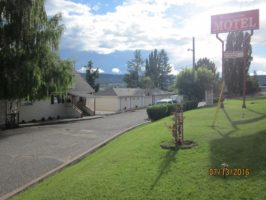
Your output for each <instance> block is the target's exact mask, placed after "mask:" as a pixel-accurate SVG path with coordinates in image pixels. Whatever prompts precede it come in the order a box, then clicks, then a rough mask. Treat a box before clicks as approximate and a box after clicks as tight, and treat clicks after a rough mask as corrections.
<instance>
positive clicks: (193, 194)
mask: <svg viewBox="0 0 266 200" xmlns="http://www.w3.org/2000/svg"><path fill="white" fill-rule="evenodd" d="M241 105H242V102H241V100H228V101H226V102H225V110H224V111H223V110H220V112H219V114H218V117H217V122H216V126H215V127H211V124H212V120H213V116H214V113H215V109H216V108H214V107H213V108H205V109H199V110H193V111H189V112H186V113H185V127H184V131H185V133H184V136H185V139H189V140H194V141H196V142H197V144H198V146H197V147H195V148H192V149H189V150H183V149H182V150H178V151H170V150H163V149H161V148H160V143H162V142H164V141H169V140H171V134H170V131H169V129H168V128H167V127H166V124H168V125H169V124H170V122H171V118H170V117H168V118H165V119H163V120H160V121H157V122H153V123H150V124H147V125H143V126H140V127H138V128H136V129H134V130H132V131H130V132H127V133H125V134H124V135H122V136H120V137H119V138H117V139H115V140H114V141H112V142H111V143H109V144H108V145H106V146H105V147H103V148H101V149H99V150H98V151H97V152H95V153H93V154H91V155H89V156H88V157H87V158H85V159H84V160H82V161H81V162H79V163H77V164H75V165H73V166H71V167H69V168H67V169H65V170H63V171H62V172H60V173H58V174H56V175H54V176H52V177H50V178H48V179H46V180H44V181H43V182H41V183H40V184H38V185H36V186H34V187H32V188H30V189H28V190H27V191H25V192H23V193H21V194H19V195H18V196H16V197H15V198H14V199H25V200H29V199H34V200H37V199H49V200H50V199H60V200H62V199H163V200H168V199H208V200H211V199H266V99H265V98H258V99H256V100H254V99H253V100H252V99H250V100H248V101H247V109H246V110H242V108H241ZM224 162H225V163H227V164H229V166H230V167H234V168H249V169H250V170H251V174H250V175H249V176H240V177H233V176H228V177H226V178H223V177H222V176H210V175H209V168H210V167H220V165H221V164H222V163H224Z"/></svg>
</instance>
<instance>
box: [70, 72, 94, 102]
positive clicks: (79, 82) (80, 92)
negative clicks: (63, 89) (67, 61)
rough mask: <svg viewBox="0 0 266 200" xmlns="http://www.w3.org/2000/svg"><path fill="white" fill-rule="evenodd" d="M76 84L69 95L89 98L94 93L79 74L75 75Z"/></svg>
mask: <svg viewBox="0 0 266 200" xmlns="http://www.w3.org/2000/svg"><path fill="white" fill-rule="evenodd" d="M74 76H75V77H74V84H73V86H72V88H71V89H70V90H69V91H68V93H69V94H72V95H74V96H81V97H87V96H89V95H90V94H92V93H94V89H93V88H92V87H91V86H90V85H89V84H88V83H87V82H86V81H85V80H84V79H83V78H82V77H81V76H80V74H78V73H77V72H75V73H74Z"/></svg>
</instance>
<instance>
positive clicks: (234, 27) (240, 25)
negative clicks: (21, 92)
mask: <svg viewBox="0 0 266 200" xmlns="http://www.w3.org/2000/svg"><path fill="white" fill-rule="evenodd" d="M254 29H259V10H258V9H257V10H249V11H242V12H236V13H228V14H223V15H213V16H211V33H212V34H216V33H225V32H233V31H244V30H254Z"/></svg>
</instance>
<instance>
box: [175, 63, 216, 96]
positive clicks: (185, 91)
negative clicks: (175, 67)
mask: <svg viewBox="0 0 266 200" xmlns="http://www.w3.org/2000/svg"><path fill="white" fill-rule="evenodd" d="M213 86H214V75H213V73H212V71H211V70H208V69H206V68H204V67H200V68H198V69H197V70H194V69H188V68H187V69H184V70H182V71H181V72H180V73H179V74H178V75H177V80H176V87H177V89H178V92H179V94H182V95H185V96H186V97H187V98H188V99H190V100H196V101H201V100H203V99H204V96H205V90H207V89H211V88H212V87H213Z"/></svg>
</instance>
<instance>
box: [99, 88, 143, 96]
mask: <svg viewBox="0 0 266 200" xmlns="http://www.w3.org/2000/svg"><path fill="white" fill-rule="evenodd" d="M96 95H97V96H119V97H129V96H145V91H144V90H143V89H141V88H109V89H107V90H105V91H100V92H98V93H96Z"/></svg>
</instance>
